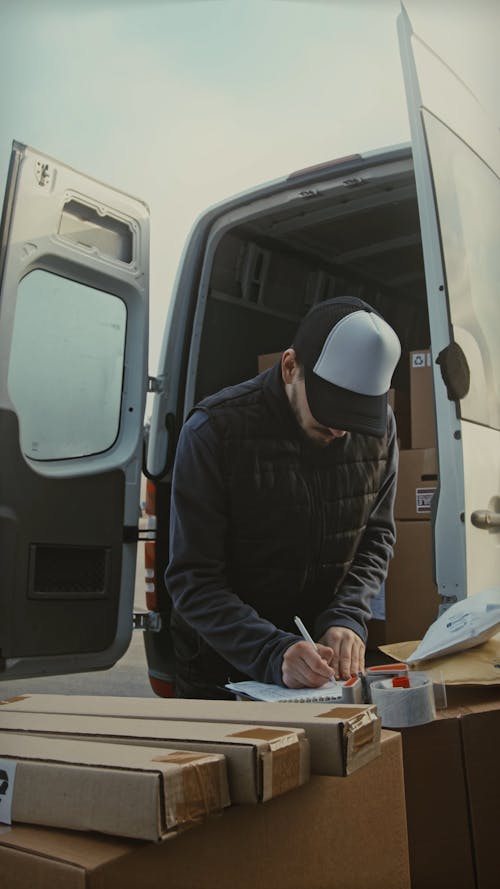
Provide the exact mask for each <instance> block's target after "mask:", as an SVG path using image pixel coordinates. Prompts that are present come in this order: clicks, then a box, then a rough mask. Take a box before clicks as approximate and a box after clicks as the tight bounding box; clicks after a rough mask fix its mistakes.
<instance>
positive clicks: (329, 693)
mask: <svg viewBox="0 0 500 889" xmlns="http://www.w3.org/2000/svg"><path fill="white" fill-rule="evenodd" d="M344 684H345V683H344V682H327V683H325V685H322V686H321V688H285V687H284V686H283V685H272V684H271V683H268V682H253V681H251V680H248V681H246V682H228V683H227V685H226V688H228V689H229V691H232V692H233V693H234V694H236V695H244V696H245V697H247V698H252V699H253V700H255V701H274V702H275V703H276V702H278V703H281V702H287V701H288V702H290V701H292V702H293V701H295V702H296V703H303V702H309V701H310V702H312V703H314V702H318V703H323V702H328V701H341V700H342V686H343V685H344Z"/></svg>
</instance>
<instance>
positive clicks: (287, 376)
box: [281, 349, 298, 384]
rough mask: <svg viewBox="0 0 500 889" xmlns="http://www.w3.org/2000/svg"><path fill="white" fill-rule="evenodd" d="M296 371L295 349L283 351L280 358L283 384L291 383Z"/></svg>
mask: <svg viewBox="0 0 500 889" xmlns="http://www.w3.org/2000/svg"><path fill="white" fill-rule="evenodd" d="M297 370H298V364H297V358H296V355H295V349H285V351H284V352H283V355H282V356H281V376H282V377H283V382H284V383H285V384H286V383H293V381H294V379H295V377H296V375H297Z"/></svg>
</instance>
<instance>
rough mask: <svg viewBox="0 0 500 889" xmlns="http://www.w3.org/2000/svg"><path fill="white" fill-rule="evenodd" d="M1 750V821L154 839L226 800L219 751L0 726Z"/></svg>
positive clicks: (225, 781) (225, 802) (211, 809)
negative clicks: (60, 735) (39, 733)
mask: <svg viewBox="0 0 500 889" xmlns="http://www.w3.org/2000/svg"><path fill="white" fill-rule="evenodd" d="M13 715H14V714H13ZM0 752H1V760H0V762H1V764H2V770H3V773H4V775H5V778H4V780H3V787H4V790H3V792H2V794H1V796H0V812H1V813H2V814H1V819H2V820H3V821H7V823H10V821H11V820H12V821H15V822H16V821H20V822H23V821H24V822H28V823H31V824H43V825H47V826H52V827H69V828H73V829H75V830H96V831H100V832H102V833H110V834H117V835H119V836H125V837H135V838H138V839H143V840H148V839H149V840H159V839H161V837H162V836H163V835H164V834H165V833H166V832H167V831H169V830H172V829H175V828H178V827H182V826H186V825H188V826H191V825H192V824H194V823H196V822H198V821H200V820H201V819H202V818H203V817H206V816H207V815H209V814H210V813H212V812H218V811H220V810H221V809H222V808H223V806H229V805H230V800H229V791H228V786H227V772H226V763H225V761H224V757H223V756H220V755H213V754H212V755H210V754H203V753H199V754H198V753H189V754H183V753H181V752H180V751H178V750H168V749H167V748H164V749H162V750H158V749H151V748H149V747H125V746H123V745H121V744H96V743H92V742H82V741H74V740H69V741H68V740H62V739H60V738H50V739H47V738H42V737H36V736H34V735H27V734H19V735H18V734H15V733H13V732H5V733H4V732H0ZM6 784H7V786H5V785H6ZM7 794H8V796H7Z"/></svg>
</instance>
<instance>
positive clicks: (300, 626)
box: [294, 616, 318, 651]
mask: <svg viewBox="0 0 500 889" xmlns="http://www.w3.org/2000/svg"><path fill="white" fill-rule="evenodd" d="M294 621H295V623H296V624H297V628H298V630H299V631H300V635H301V636H302V637H303V638H304V639H305V640H306V642H310V643H311V645H312V646H313V647H314V648H315V649H316V651H317V650H318V646H317V645H316V643H315V641H314V639H313V637H312V636H311V634H310V633H309V631H308V630H306V628H305V626H304V624H303V623H302V621H301V619H300V617H297V616H295V617H294Z"/></svg>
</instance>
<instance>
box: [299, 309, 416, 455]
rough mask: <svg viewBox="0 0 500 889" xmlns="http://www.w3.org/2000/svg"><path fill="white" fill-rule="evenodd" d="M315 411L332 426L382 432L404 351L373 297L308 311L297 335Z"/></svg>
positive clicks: (320, 420)
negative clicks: (369, 300) (372, 302)
mask: <svg viewBox="0 0 500 889" xmlns="http://www.w3.org/2000/svg"><path fill="white" fill-rule="evenodd" d="M293 347H294V349H295V352H296V355H297V360H298V361H299V362H300V363H301V364H302V365H303V368H304V379H305V386H306V395H307V401H308V403H309V408H310V410H311V413H312V415H313V417H314V418H315V419H316V420H317V421H318V422H319V423H321V424H322V425H323V426H327V427H329V428H331V429H345V430H347V431H348V432H361V433H363V434H365V435H375V436H377V437H378V438H381V437H382V436H383V435H384V434H385V431H386V427H387V392H388V389H389V388H390V385H391V379H392V375H393V373H394V370H395V367H396V365H397V363H398V361H399V357H400V355H401V345H400V342H399V339H398V337H397V336H396V334H395V332H394V330H393V329H392V327H390V325H389V324H387V322H386V321H384V319H383V318H382V317H381V315H379V314H378V312H376V311H375V310H374V309H372V307H371V306H369V305H368V303H365V302H363V300H360V299H357V298H356V297H349V296H346V297H337V298H335V299H329V300H325V301H324V302H322V303H319V304H318V305H317V306H315V307H314V308H313V309H311V311H310V312H309V313H308V314H307V315H306V316H305V318H304V319H303V321H302V322H301V324H300V326H299V329H298V330H297V333H296V335H295V338H294V341H293Z"/></svg>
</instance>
